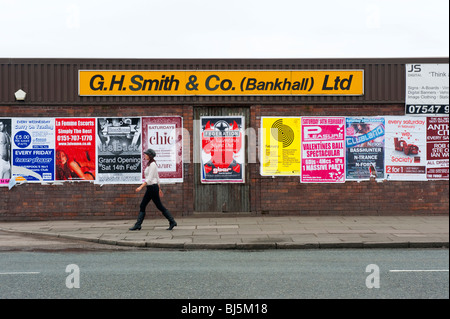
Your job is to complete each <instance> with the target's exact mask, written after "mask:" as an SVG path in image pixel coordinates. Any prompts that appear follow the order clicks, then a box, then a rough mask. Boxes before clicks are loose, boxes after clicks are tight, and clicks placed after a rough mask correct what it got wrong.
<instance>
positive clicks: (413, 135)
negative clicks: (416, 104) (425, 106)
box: [385, 116, 427, 181]
mask: <svg viewBox="0 0 450 319" xmlns="http://www.w3.org/2000/svg"><path fill="white" fill-rule="evenodd" d="M385 121H386V122H385V123H386V138H385V152H386V154H385V165H386V179H388V180H411V181H425V180H427V175H426V165H427V156H426V154H427V151H426V147H427V146H426V123H427V118H426V117H412V116H387V117H386V119H385Z"/></svg>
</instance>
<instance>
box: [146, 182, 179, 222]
mask: <svg viewBox="0 0 450 319" xmlns="http://www.w3.org/2000/svg"><path fill="white" fill-rule="evenodd" d="M152 200H153V202H154V203H155V205H156V208H158V209H159V211H161V213H163V215H164V217H166V218H167V219H168V220H169V222H173V221H174V220H173V217H172V215H171V214H170V212H169V211H168V210H167V208H165V207H164V205H163V204H162V203H161V198H160V197H159V186H158V184H153V185H147V190H146V192H145V194H144V198H142V202H141V205H140V207H139V208H140V211H141V212H143V213H145V209H146V208H147V205H148V203H150V201H152Z"/></svg>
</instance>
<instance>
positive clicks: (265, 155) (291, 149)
mask: <svg viewBox="0 0 450 319" xmlns="http://www.w3.org/2000/svg"><path fill="white" fill-rule="evenodd" d="M300 123H301V119H300V117H262V118H261V175H263V176H300V153H301V149H300V145H301V131H300Z"/></svg>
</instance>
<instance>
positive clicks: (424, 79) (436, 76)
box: [405, 64, 449, 116]
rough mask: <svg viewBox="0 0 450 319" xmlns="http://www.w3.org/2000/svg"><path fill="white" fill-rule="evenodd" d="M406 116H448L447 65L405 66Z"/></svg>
mask: <svg viewBox="0 0 450 319" xmlns="http://www.w3.org/2000/svg"><path fill="white" fill-rule="evenodd" d="M405 67H406V94H405V104H406V109H405V113H406V114H411V115H419V116H420V115H426V114H449V68H448V64H406V66H405Z"/></svg>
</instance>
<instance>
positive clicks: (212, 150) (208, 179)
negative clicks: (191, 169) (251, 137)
mask: <svg viewBox="0 0 450 319" xmlns="http://www.w3.org/2000/svg"><path fill="white" fill-rule="evenodd" d="M200 123H201V128H200V129H201V131H200V136H201V161H202V169H201V181H202V183H244V182H245V127H244V123H245V122H244V117H243V116H203V117H201V118H200Z"/></svg>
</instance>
